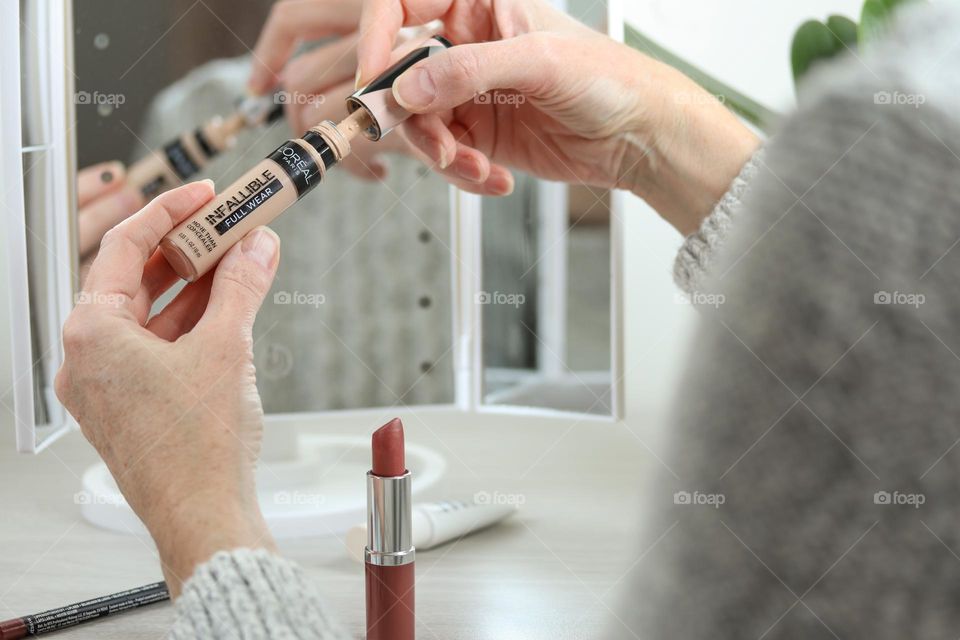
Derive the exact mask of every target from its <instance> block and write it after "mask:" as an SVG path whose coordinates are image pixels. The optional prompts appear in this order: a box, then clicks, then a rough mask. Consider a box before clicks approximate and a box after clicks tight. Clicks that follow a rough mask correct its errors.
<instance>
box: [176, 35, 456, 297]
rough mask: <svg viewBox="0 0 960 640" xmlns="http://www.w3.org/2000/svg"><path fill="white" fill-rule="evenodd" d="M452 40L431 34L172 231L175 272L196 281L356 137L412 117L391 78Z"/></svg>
mask: <svg viewBox="0 0 960 640" xmlns="http://www.w3.org/2000/svg"><path fill="white" fill-rule="evenodd" d="M448 46H450V45H449V43H448V42H447V41H446V40H444V39H443V38H440V37H439V36H435V37H433V38H431V39H430V40H427V41H426V42H425V43H424V45H423V46H421V47H419V48H418V49H415V50H414V51H412V52H410V53H409V54H407V55H406V56H405V57H404V58H402V59H401V60H400V61H399V62H397V63H396V64H395V65H393V66H392V67H390V68H389V69H387V70H386V71H385V72H384V73H383V74H382V75H381V76H379V77H378V78H377V79H376V80H374V81H373V82H371V83H370V85H369V86H367V87H365V88H364V89H361V90H359V91H358V92H357V93H355V94H353V95H352V96H351V97H350V98H349V99H348V102H347V108H348V110H349V111H351V113H350V115H349V116H348V117H347V118H346V119H344V120H343V121H342V122H340V123H339V124H334V123H333V122H330V121H326V122H322V123H320V124H319V125H317V126H315V127H313V128H311V129H310V130H309V131H307V133H305V134H304V135H303V137H301V138H296V139H293V140H287V142H285V143H284V144H282V145H280V146H279V147H278V148H277V150H276V151H274V152H273V153H272V154H270V155H269V156H268V157H267V158H265V159H264V160H262V161H261V162H260V163H259V164H257V165H256V166H255V167H253V168H252V169H250V170H249V171H247V172H246V173H245V174H243V176H241V177H240V179H238V180H237V181H236V182H234V183H233V184H231V185H230V186H229V187H227V188H226V190H225V191H223V192H222V193H218V194H217V195H216V196H215V197H214V198H213V200H211V201H210V202H208V203H207V204H205V205H204V206H203V207H201V208H200V209H199V210H198V211H197V212H196V213H194V214H193V216H191V217H190V218H189V219H187V220H186V221H184V222H182V223H181V224H180V225H178V226H177V227H176V228H174V229H173V231H171V232H170V233H168V234H167V235H166V237H164V239H163V240H162V241H161V242H160V250H161V251H162V252H163V255H164V257H166V259H167V262H169V263H170V265H171V266H172V267H173V270H174V271H176V273H177V275H178V276H180V277H181V278H183V279H184V280H187V281H189V282H193V281H194V280H196V279H197V278H199V277H200V276H202V275H203V274H205V273H206V272H207V271H209V270H210V269H212V268H213V267H214V266H215V265H216V264H217V262H219V261H220V258H222V257H223V256H224V254H225V253H226V252H227V250H228V249H229V248H230V247H232V246H233V245H234V244H236V243H237V242H239V241H240V240H242V239H243V236H245V235H246V234H247V232H248V231H250V230H251V229H253V228H254V227H258V226H260V225H264V224H268V223H269V222H271V221H272V220H273V219H274V218H276V217H277V216H279V215H280V214H281V213H283V212H284V210H286V209H287V207H289V206H290V205H292V204H293V203H294V202H296V201H297V200H299V199H300V198H302V197H303V196H305V195H306V194H307V193H308V192H309V191H310V190H311V189H313V188H314V187H316V186H317V185H318V184H320V181H321V180H322V179H323V177H324V176H325V175H326V172H327V170H328V169H330V168H331V167H332V166H333V165H335V164H336V163H338V162H340V161H341V160H343V158H344V157H346V156H347V155H349V153H350V141H351V140H353V138H355V137H356V136H357V135H358V134H361V133H362V134H363V135H364V136H366V137H367V138H369V139H371V140H379V139H380V138H381V137H382V136H383V135H384V134H386V133H387V131H389V130H390V129H391V128H393V127H395V126H396V125H397V124H399V123H400V122H403V121H404V120H406V119H407V118H408V117H410V114H409V113H407V112H406V111H403V109H400V108H399V106H398V105H397V103H396V101H395V100H393V99H392V94H391V90H390V88H391V87H392V86H393V82H394V81H395V80H396V79H397V77H399V76H400V74H401V73H403V72H404V71H405V70H407V69H408V68H410V67H411V66H413V65H414V64H416V63H417V62H419V61H420V60H422V59H424V58H425V57H427V56H429V55H433V54H434V53H436V52H437V51H438V50H440V49H444V48H446V47H448ZM386 94H391V95H390V96H389V97H388V96H387V95H386Z"/></svg>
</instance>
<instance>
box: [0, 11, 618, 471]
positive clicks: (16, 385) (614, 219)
mask: <svg viewBox="0 0 960 640" xmlns="http://www.w3.org/2000/svg"><path fill="white" fill-rule="evenodd" d="M40 4H42V5H43V7H44V8H43V9H42V10H41V11H40V16H41V21H42V24H43V26H44V29H45V32H44V33H42V34H37V35H38V37H39V38H42V40H43V41H42V43H40V47H41V48H43V49H44V55H42V56H39V58H38V59H39V60H40V61H41V64H42V66H43V69H44V71H45V72H46V75H45V78H44V84H43V86H42V87H41V90H42V91H43V92H44V95H45V100H44V101H45V103H46V105H45V106H46V108H47V109H48V113H47V114H46V117H47V122H48V124H49V125H50V126H49V135H50V138H49V141H48V142H47V143H46V144H45V145H42V146H43V148H44V149H45V150H47V151H48V152H49V155H50V158H51V160H50V162H48V163H46V165H45V166H44V167H43V170H44V171H45V172H46V173H47V190H48V193H47V196H48V197H47V198H46V200H45V201H46V203H47V207H46V210H45V211H44V215H45V216H47V218H46V219H47V220H48V221H49V222H50V223H51V224H50V225H49V226H50V228H51V229H53V230H55V233H54V234H53V236H52V237H50V238H47V239H46V240H47V241H49V242H51V243H52V244H53V246H52V250H54V251H57V252H63V253H59V254H58V255H69V256H71V260H69V261H63V260H58V261H55V264H54V268H53V269H52V271H51V285H52V286H51V291H52V292H53V293H51V296H50V299H49V300H48V301H47V302H48V305H49V307H48V308H49V309H50V310H51V313H50V324H51V327H52V328H53V329H54V331H53V333H51V335H58V334H59V330H60V327H62V326H63V322H64V321H65V320H66V317H67V315H68V314H69V313H70V309H71V308H72V306H73V299H74V296H73V292H74V287H75V277H76V276H75V274H74V273H73V271H72V269H71V268H70V267H69V264H72V263H73V262H74V260H73V256H75V254H76V243H75V240H74V239H73V238H74V235H75V234H74V224H73V221H72V217H71V216H66V223H67V224H64V219H63V218H64V212H70V211H71V209H72V206H71V205H72V203H73V202H74V201H75V194H74V181H73V180H72V177H71V167H73V166H74V165H75V140H74V139H73V137H72V133H73V129H74V127H73V124H72V123H74V122H75V118H74V100H73V99H72V96H73V95H74V73H73V71H72V59H73V53H72V52H73V31H72V27H71V17H72V15H73V13H72V0H51V1H50V2H44V3H40ZM19 5H20V3H19V2H18V1H17V0H9V1H7V2H4V3H2V4H0V56H2V60H3V64H2V65H0V144H2V148H0V203H2V205H3V206H4V208H5V210H6V212H5V213H6V214H7V219H8V223H7V224H6V225H5V226H4V227H3V229H4V230H3V231H0V233H5V234H6V236H7V238H6V246H7V254H8V267H9V270H8V282H9V283H10V285H9V296H10V298H9V308H10V314H11V319H10V327H11V334H12V341H11V361H12V366H13V400H14V414H15V421H16V430H17V448H18V450H19V451H22V452H25V453H37V452H39V451H40V450H42V449H43V448H45V447H46V446H48V445H49V444H50V443H52V442H53V441H54V440H56V439H57V438H58V437H59V436H60V435H62V434H63V433H65V432H67V431H68V430H69V429H71V428H74V427H76V424H75V422H74V421H73V420H72V418H71V417H70V416H69V414H68V413H67V412H66V411H64V410H63V409H62V407H60V405H59V403H58V402H57V400H56V398H55V396H54V394H53V392H52V383H53V381H52V377H51V379H50V381H49V386H50V389H48V390H45V391H46V395H47V397H48V399H49V402H50V405H51V407H53V408H54V409H55V411H53V414H54V416H55V419H54V420H53V421H52V422H51V424H50V425H48V426H38V425H37V424H36V421H35V419H34V401H33V364H34V363H33V354H32V352H31V344H32V342H31V325H30V308H29V289H28V281H27V248H26V238H27V233H28V232H29V231H28V229H27V228H26V219H25V217H24V215H23V211H24V192H23V154H24V153H26V152H28V151H30V150H31V149H24V148H23V146H22V144H21V140H22V120H21V117H22V113H21V99H22V96H21V90H20V82H21V79H20V73H21V71H20V70H21V65H20V57H21V56H20V40H21V38H20V24H21V16H20V6H19ZM607 11H608V13H607V18H608V25H609V34H610V35H611V37H613V38H615V39H617V40H618V41H621V42H622V41H623V13H622V11H621V6H620V0H607ZM56 123H60V124H59V126H57V125H56ZM34 150H40V149H39V148H37V149H34ZM540 189H541V199H542V200H543V201H544V202H546V203H550V206H552V207H556V206H558V203H562V202H565V198H566V192H565V189H566V186H565V185H560V184H550V183H542V185H541V187H540ZM624 199H625V195H624V194H623V193H621V192H617V191H612V192H611V201H610V209H611V256H610V259H611V269H610V273H611V276H610V293H611V308H610V319H611V334H610V338H611V339H610V348H611V353H610V363H611V379H612V388H611V402H612V404H611V407H612V414H611V415H594V414H579V413H571V412H567V411H557V410H552V409H546V408H538V407H521V406H508V405H503V406H499V405H487V404H484V402H483V358H482V354H483V349H482V344H483V330H482V317H481V311H482V307H481V305H478V304H475V300H476V294H477V293H479V292H480V291H481V287H482V247H481V238H482V234H481V233H480V231H481V228H480V220H481V207H480V203H481V198H480V197H479V196H476V195H473V194H468V193H465V192H461V191H458V190H456V189H454V188H451V189H450V208H451V223H452V224H451V248H452V249H453V251H454V255H453V256H452V257H451V287H452V288H453V296H452V297H453V309H452V320H453V339H454V345H453V354H454V356H453V357H454V377H455V387H454V388H455V395H454V402H453V404H452V405H435V406H429V407H424V406H421V405H418V406H417V410H418V411H421V410H427V411H431V410H437V411H447V412H449V411H451V410H453V411H461V412H471V413H472V412H479V413H490V414H509V415H514V416H536V417H557V418H563V419H567V420H569V419H570V418H571V417H573V418H575V419H577V420H578V421H602V422H614V421H617V420H619V419H621V418H622V416H623V398H624V395H623V358H622V353H623V329H622V321H623V318H622V314H623V303H622V301H623V290H622V273H623V260H622V253H623V246H622V245H623V237H622V228H623V224H622V214H623V212H624V210H625V208H624ZM57 216H59V217H60V218H61V219H60V220H58V218H57ZM56 222H59V223H60V224H54V223H56ZM554 227H555V225H554ZM551 232H552V233H556V232H557V229H556V228H553V227H551V228H547V229H545V230H544V231H543V233H547V234H549V233H551ZM561 233H562V231H561ZM562 258H563V252H559V253H558V255H557V256H556V259H555V260H554V262H555V263H556V264H552V265H551V269H550V270H545V271H547V272H548V275H546V276H544V277H548V278H554V279H561V280H560V281H561V282H562V279H563V278H564V277H565V276H564V274H565V269H566V264H565V262H564V261H563V259H562ZM554 284H556V282H554ZM541 302H542V303H544V304H546V305H547V307H548V308H559V307H558V305H560V304H562V300H554V299H552V298H545V299H544V300H541ZM544 331H545V335H546V336H547V338H549V337H550V336H551V335H554V334H557V333H558V332H560V331H562V327H561V326H556V327H550V328H545V329H544ZM558 339H560V340H562V338H558ZM55 351H56V353H51V354H49V355H50V360H49V362H50V368H51V370H52V371H55V370H56V369H57V368H59V365H60V362H61V361H62V350H61V349H56V350H55ZM383 411H384V407H373V408H369V409H350V410H345V411H331V412H308V413H287V414H269V415H268V416H267V417H266V422H267V424H268V425H269V424H277V423H297V424H307V423H316V422H317V421H319V420H323V419H326V420H329V419H330V418H331V417H332V416H333V417H335V416H342V415H345V414H349V415H354V414H369V415H370V416H371V417H380V416H381V415H382V414H383Z"/></svg>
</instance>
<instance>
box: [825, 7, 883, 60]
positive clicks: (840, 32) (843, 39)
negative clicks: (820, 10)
mask: <svg viewBox="0 0 960 640" xmlns="http://www.w3.org/2000/svg"><path fill="white" fill-rule="evenodd" d="M893 1H896V0H893ZM827 29H830V32H831V33H832V34H833V36H834V37H835V38H836V39H837V40H839V41H840V44H841V45H842V46H843V47H844V48H847V47H849V48H850V49H854V50H856V48H857V23H856V22H854V21H853V20H851V19H850V18H848V17H846V16H830V17H829V18H827Z"/></svg>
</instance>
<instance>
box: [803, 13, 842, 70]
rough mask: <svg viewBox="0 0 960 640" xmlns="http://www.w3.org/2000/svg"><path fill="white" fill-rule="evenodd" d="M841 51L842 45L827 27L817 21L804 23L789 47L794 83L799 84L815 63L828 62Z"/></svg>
mask: <svg viewBox="0 0 960 640" xmlns="http://www.w3.org/2000/svg"><path fill="white" fill-rule="evenodd" d="M841 50H844V46H843V43H842V42H841V40H840V38H838V37H837V36H835V35H834V34H833V32H832V31H831V30H830V29H829V28H828V27H827V25H825V24H824V23H822V22H820V21H818V20H808V21H807V22H804V23H803V24H802V25H800V28H799V29H797V33H796V35H794V36H793V45H792V46H791V47H790V61H791V63H792V66H793V79H794V82H796V83H798V84H799V82H800V79H801V78H802V77H803V76H804V75H806V73H807V72H808V71H809V70H810V68H811V67H813V66H814V65H815V64H816V63H817V62H820V61H822V60H829V59H830V58H832V57H833V56H835V55H836V54H837V53H838V52H839V51H841Z"/></svg>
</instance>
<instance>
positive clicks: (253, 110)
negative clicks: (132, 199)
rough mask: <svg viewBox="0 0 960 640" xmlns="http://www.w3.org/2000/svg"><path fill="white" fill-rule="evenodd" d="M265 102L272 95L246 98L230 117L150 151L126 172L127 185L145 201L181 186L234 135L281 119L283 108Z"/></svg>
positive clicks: (231, 139) (218, 152) (219, 119)
mask: <svg viewBox="0 0 960 640" xmlns="http://www.w3.org/2000/svg"><path fill="white" fill-rule="evenodd" d="M267 100H269V101H270V102H269V105H272V104H273V103H274V99H273V96H265V97H262V98H256V99H252V98H251V99H247V100H245V101H244V102H243V103H242V104H241V105H240V108H239V109H238V110H237V112H236V113H234V114H232V115H230V116H229V117H227V118H222V117H220V116H217V117H215V118H213V119H211V120H209V121H208V122H207V123H206V124H204V125H203V126H201V127H198V128H197V129H196V130H194V131H191V132H187V133H184V134H183V135H181V136H180V137H178V138H177V139H176V140H173V141H172V142H170V143H168V144H166V145H164V146H163V148H162V149H159V150H157V151H153V152H151V153H150V154H148V155H147V156H146V157H144V158H141V159H140V160H138V161H137V162H135V163H133V164H132V165H131V166H130V167H129V168H128V169H127V182H128V183H129V184H131V185H132V186H133V187H134V188H136V189H139V190H140V193H142V194H143V196H144V197H145V198H147V199H151V198H154V197H156V196H158V195H159V194H161V193H163V192H164V191H169V190H170V189H173V188H174V187H178V186H180V185H181V184H183V183H184V181H186V180H189V179H190V178H191V177H192V176H194V175H196V174H197V173H199V172H200V171H202V170H203V168H204V167H206V166H207V164H209V162H210V161H211V160H213V159H214V158H215V157H216V156H218V155H220V153H222V152H223V151H226V150H227V149H229V148H230V147H232V146H233V145H234V143H235V142H236V136H237V133H239V132H240V131H242V130H243V129H246V128H249V127H253V126H258V125H261V124H265V123H267V122H272V121H273V120H276V119H278V118H280V117H281V116H282V115H283V105H282V104H276V105H275V106H274V107H271V106H269V105H268V103H267V102H266V101H267Z"/></svg>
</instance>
